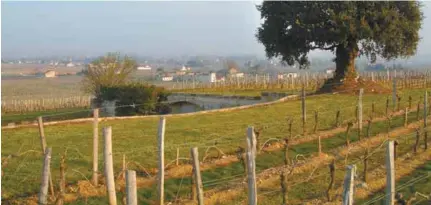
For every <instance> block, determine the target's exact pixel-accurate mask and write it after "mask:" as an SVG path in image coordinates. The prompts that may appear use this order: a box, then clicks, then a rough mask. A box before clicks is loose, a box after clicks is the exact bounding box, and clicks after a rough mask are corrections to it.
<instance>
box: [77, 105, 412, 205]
mask: <svg viewBox="0 0 431 205" xmlns="http://www.w3.org/2000/svg"><path fill="white" fill-rule="evenodd" d="M413 118H414V113H412V114H411V115H410V117H409V119H410V121H413ZM403 123H404V119H403V117H402V116H398V117H395V118H394V119H393V120H392V125H391V127H393V128H395V127H400V126H402V125H403ZM387 126H388V124H387V123H386V122H383V121H381V122H375V123H373V124H372V127H373V128H372V131H371V135H376V134H378V133H382V132H383V133H384V132H386V130H387ZM349 137H350V139H351V142H355V141H358V139H359V138H358V136H357V129H352V132H350V135H349ZM408 138H411V139H413V138H414V137H413V136H409V137H408ZM404 139H406V138H405V137H404ZM411 141H412V142H413V140H411ZM316 144H317V141H316V140H314V141H312V142H308V143H303V144H299V145H295V146H293V147H292V148H291V149H290V152H289V156H296V155H298V154H302V155H305V156H308V155H309V154H311V153H316V152H317V151H318V150H317V146H316ZM344 144H345V134H344V133H340V134H336V135H335V136H334V137H331V138H327V139H323V140H322V149H323V150H326V151H327V152H329V153H331V154H335V153H334V152H333V151H332V152H331V151H330V150H331V149H334V148H336V147H339V146H342V145H344ZM409 151H411V144H402V145H400V146H399V148H398V153H399V154H403V153H407V152H409ZM362 154H363V153H355V154H352V155H351V156H350V158H349V162H351V161H356V160H357V157H359V156H361V155H362ZM381 163H384V152H382V153H380V154H378V155H375V156H373V157H372V158H370V160H369V168H370V169H372V168H375V167H377V166H380V165H381ZM282 164H283V152H282V151H274V152H271V153H263V154H260V155H258V157H257V158H256V172H257V173H259V172H261V171H263V170H265V169H268V168H271V167H275V166H280V165H282ZM338 167H342V165H338ZM361 169H362V166H361V165H358V170H361ZM324 171H326V167H321V168H319V169H318V170H317V172H316V173H317V174H319V173H321V172H324ZM201 173H202V181H203V185H204V189H205V190H209V189H213V188H220V187H224V186H226V185H228V183H226V182H227V181H231V180H233V179H238V178H240V179H243V178H244V176H245V173H244V170H243V167H242V166H241V164H240V163H239V162H238V163H232V164H230V165H228V166H225V167H218V168H215V169H211V170H206V171H202V172H201ZM317 174H316V175H317ZM237 175H242V176H243V177H241V176H239V177H236V178H231V179H228V180H222V181H216V182H215V183H213V182H209V181H214V180H217V179H221V178H223V177H227V176H237ZM308 176H309V173H303V174H296V175H295V176H294V179H293V180H294V181H299V180H304V179H306V178H307V177H308ZM343 177H344V169H339V170H337V181H338V182H340V181H342V180H343ZM291 183H293V182H291ZM190 188H191V179H190V177H189V176H185V177H184V179H182V178H171V179H166V180H165V199H166V200H167V201H173V200H174V199H175V198H176V196H177V194H178V197H180V198H181V197H186V196H187V195H188V194H190ZM322 188H323V189H322ZM324 188H325V182H324V181H323V182H322V181H320V182H319V183H306V184H304V185H303V186H298V187H295V189H292V190H291V192H290V193H289V197H290V198H294V199H304V200H305V199H307V198H310V197H313V196H315V195H313V193H314V194H316V193H319V194H321V193H322V190H324ZM277 189H278V186H276V187H275V188H274V189H273V190H277ZM156 190H157V189H156V185H154V186H152V187H148V188H143V189H139V192H138V195H139V196H140V197H141V198H140V203H145V204H151V201H155V200H156V198H155V196H156V192H155V191H156ZM273 190H269V191H273ZM310 190H314V191H310ZM266 191H268V190H259V192H263V193H264V192H266ZM177 192H178V193H177ZM304 193H310V194H311V195H309V194H304ZM120 196H121V193H119V196H118V197H120ZM304 196H306V198H305V197H304ZM105 198H106V197H97V198H91V199H89V201H87V202H90V204H92V203H102V202H104V203H105V200H106V199H105ZM245 198H246V193H245V192H244V194H243V195H241V196H240V197H238V198H236V200H234V201H230V202H226V204H238V203H239V201H241V200H243V199H245ZM276 200H279V199H276ZM273 202H274V201H272V200H269V201H265V203H264V204H273ZM76 203H77V204H80V203H82V201H78V202H74V203H72V204H76ZM277 204H279V203H277Z"/></svg>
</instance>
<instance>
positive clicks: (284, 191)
mask: <svg viewBox="0 0 431 205" xmlns="http://www.w3.org/2000/svg"><path fill="white" fill-rule="evenodd" d="M280 186H281V195H282V205H287V183H286V176H284V171H281V174H280Z"/></svg>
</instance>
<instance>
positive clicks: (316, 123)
mask: <svg viewBox="0 0 431 205" xmlns="http://www.w3.org/2000/svg"><path fill="white" fill-rule="evenodd" d="M318 124H319V111H314V129H313V133H316V132H317V125H318Z"/></svg>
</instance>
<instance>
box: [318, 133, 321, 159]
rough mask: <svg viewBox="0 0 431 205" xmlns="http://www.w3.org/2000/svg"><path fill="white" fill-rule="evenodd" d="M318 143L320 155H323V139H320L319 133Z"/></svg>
mask: <svg viewBox="0 0 431 205" xmlns="http://www.w3.org/2000/svg"><path fill="white" fill-rule="evenodd" d="M318 143H319V147H318V149H319V156H320V155H322V141H321V139H320V135H319V139H318Z"/></svg>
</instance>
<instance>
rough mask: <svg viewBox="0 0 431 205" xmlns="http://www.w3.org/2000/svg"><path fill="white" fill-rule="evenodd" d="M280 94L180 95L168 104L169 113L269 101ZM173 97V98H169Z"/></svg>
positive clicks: (277, 97)
mask: <svg viewBox="0 0 431 205" xmlns="http://www.w3.org/2000/svg"><path fill="white" fill-rule="evenodd" d="M280 97H282V96H265V97H261V98H259V99H245V98H238V97H232V98H224V97H222V98H220V97H213V96H199V97H198V96H184V95H180V97H179V98H178V96H177V97H176V98H175V99H176V100H179V101H177V102H173V103H171V104H169V107H170V108H171V112H170V113H171V114H177V113H190V112H198V111H202V110H213V109H221V108H228V107H237V106H242V105H252V104H256V103H263V102H269V101H273V100H276V99H279V98H280ZM168 98H169V97H168ZM171 99H173V98H171Z"/></svg>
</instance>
